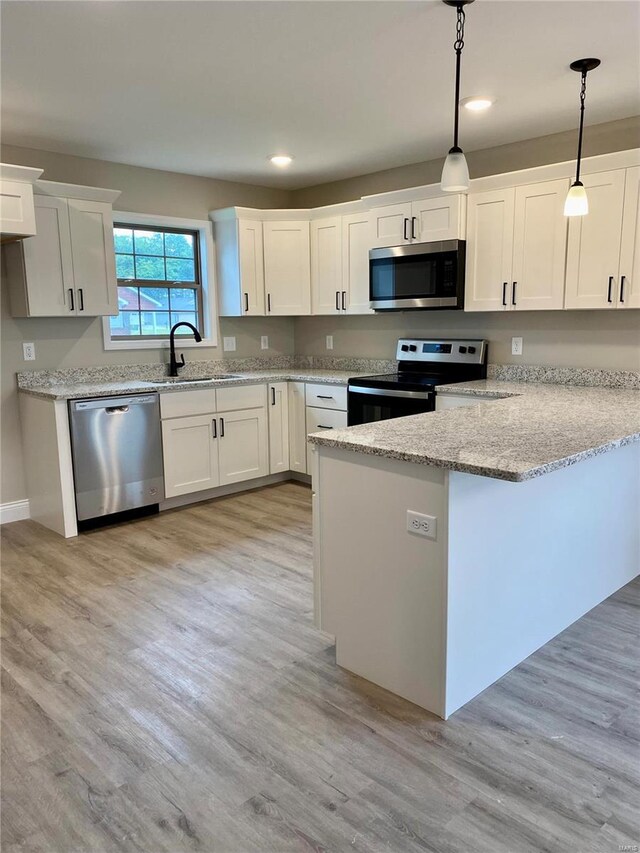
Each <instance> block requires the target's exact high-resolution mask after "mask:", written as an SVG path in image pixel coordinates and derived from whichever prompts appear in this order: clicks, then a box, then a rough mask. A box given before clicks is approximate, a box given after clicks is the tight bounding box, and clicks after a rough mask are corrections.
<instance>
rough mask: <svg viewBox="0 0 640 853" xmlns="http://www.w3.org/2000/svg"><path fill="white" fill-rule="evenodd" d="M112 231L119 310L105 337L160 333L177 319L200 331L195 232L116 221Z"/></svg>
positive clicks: (199, 292) (115, 337) (199, 288)
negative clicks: (190, 324)
mask: <svg viewBox="0 0 640 853" xmlns="http://www.w3.org/2000/svg"><path fill="white" fill-rule="evenodd" d="M113 237H114V244H115V251H116V275H117V277H118V306H119V308H120V313H119V314H118V316H117V317H111V318H110V328H111V338H112V339H113V340H117V339H119V338H132V337H133V338H140V337H145V338H154V337H155V338H165V337H166V336H167V335H168V334H169V331H170V329H171V327H172V326H173V325H174V323H178V322H180V321H181V320H186V321H187V322H189V323H192V324H193V325H194V326H195V327H196V329H198V331H200V332H201V333H202V332H203V329H202V316H203V310H202V283H201V278H200V264H199V251H198V232H197V231H186V230H181V229H176V228H158V227H146V226H141V225H127V224H125V223H117V224H116V225H115V226H114V229H113ZM180 333H183V334H187V333H188V334H190V332H189V330H188V329H187V328H183V329H178V331H177V333H176V334H180Z"/></svg>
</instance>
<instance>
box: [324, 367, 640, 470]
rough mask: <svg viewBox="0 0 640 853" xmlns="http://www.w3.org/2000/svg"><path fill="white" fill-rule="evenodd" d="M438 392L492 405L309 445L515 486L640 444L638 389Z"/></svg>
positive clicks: (353, 431) (463, 386)
mask: <svg viewBox="0 0 640 853" xmlns="http://www.w3.org/2000/svg"><path fill="white" fill-rule="evenodd" d="M438 393H439V394H447V393H449V394H470V395H473V396H476V397H478V398H484V399H485V401H486V402H485V404H483V405H475V406H474V405H472V406H469V407H462V408H453V409H446V410H444V411H442V412H430V413H427V414H423V415H412V416H410V417H405V418H395V419H394V420H387V421H378V422H376V423H371V424H364V425H362V426H354V427H349V428H348V429H342V430H333V431H332V432H331V433H327V432H323V433H314V434H312V435H311V436H310V437H309V440H310V441H311V442H312V443H313V444H316V445H319V446H324V447H337V448H342V449H344V450H350V451H354V452H357V453H365V454H371V455H374V456H386V457H389V458H391V459H400V460H403V461H406V462H414V463H416V464H419V465H433V466H435V467H438V468H447V469H449V470H451V471H463V472H466V473H470V474H479V475H481V476H485V477H493V478H495V479H499V480H511V481H514V482H521V481H523V480H530V479H532V478H534V477H539V476H541V475H542V474H548V473H550V472H551V471H556V470H558V469H559V468H565V467H567V466H568V465H573V464H575V463H576V462H580V461H581V460H583V459H588V458H590V457H592V456H596V455H598V454H600V453H605V452H607V451H609V450H613V449H614V448H616V447H622V446H623V445H625V444H630V443H631V442H634V441H639V440H640V392H638V391H636V390H620V389H617V388H586V387H581V386H576V385H546V384H542V383H536V382H505V381H501V380H491V379H487V380H479V381H477V382H465V383H457V384H452V385H445V386H441V387H439V388H438ZM489 400H490V402H489Z"/></svg>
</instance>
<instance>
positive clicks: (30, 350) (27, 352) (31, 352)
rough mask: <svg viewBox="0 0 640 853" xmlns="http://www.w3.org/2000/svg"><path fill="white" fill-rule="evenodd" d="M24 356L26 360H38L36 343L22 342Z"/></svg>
mask: <svg viewBox="0 0 640 853" xmlns="http://www.w3.org/2000/svg"><path fill="white" fill-rule="evenodd" d="M22 358H23V359H24V360H25V361H35V360H36V345H35V344H22Z"/></svg>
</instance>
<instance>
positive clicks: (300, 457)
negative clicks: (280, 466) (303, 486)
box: [288, 382, 307, 474]
mask: <svg viewBox="0 0 640 853" xmlns="http://www.w3.org/2000/svg"><path fill="white" fill-rule="evenodd" d="M288 385H289V468H290V470H291V471H298V473H300V474H306V472H307V427H306V404H305V389H304V382H289V383H288Z"/></svg>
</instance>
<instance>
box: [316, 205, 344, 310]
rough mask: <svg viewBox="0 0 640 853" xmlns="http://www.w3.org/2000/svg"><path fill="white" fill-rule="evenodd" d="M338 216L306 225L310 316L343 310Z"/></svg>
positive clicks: (340, 227) (340, 218) (340, 242)
mask: <svg viewBox="0 0 640 853" xmlns="http://www.w3.org/2000/svg"><path fill="white" fill-rule="evenodd" d="M342 235H343V232H342V217H340V216H330V217H327V218H326V219H314V220H312V222H311V223H310V248H311V313H312V314H340V313H341V312H342V311H344V310H345V308H346V295H347V294H346V291H345V289H344V287H343V275H342Z"/></svg>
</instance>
